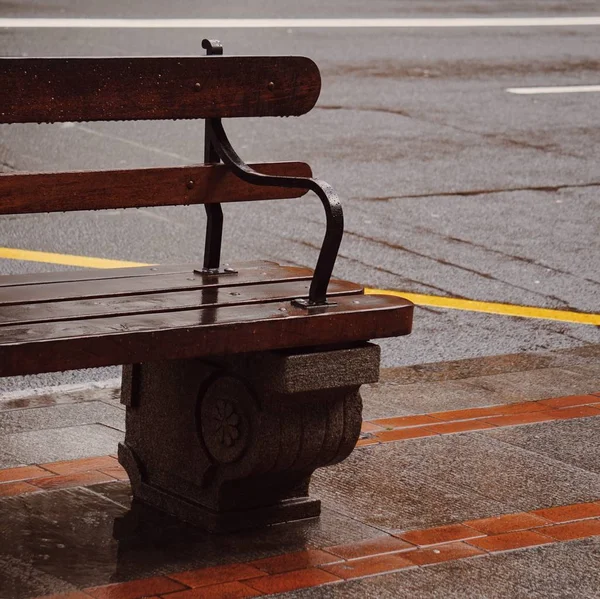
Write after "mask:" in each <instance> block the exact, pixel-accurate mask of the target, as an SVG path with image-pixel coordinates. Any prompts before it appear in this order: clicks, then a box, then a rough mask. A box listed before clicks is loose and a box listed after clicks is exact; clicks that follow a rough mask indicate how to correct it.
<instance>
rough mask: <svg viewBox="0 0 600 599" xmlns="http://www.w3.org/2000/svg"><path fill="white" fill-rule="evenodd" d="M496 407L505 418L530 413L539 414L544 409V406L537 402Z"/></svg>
mask: <svg viewBox="0 0 600 599" xmlns="http://www.w3.org/2000/svg"><path fill="white" fill-rule="evenodd" d="M498 407H501V408H502V414H503V415H507V416H508V415H509V414H528V413H531V412H541V411H543V410H545V409H546V407H545V406H542V405H540V403H539V402H537V401H523V402H520V403H510V404H505V405H503V406H498Z"/></svg>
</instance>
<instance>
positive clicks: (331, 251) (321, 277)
mask: <svg viewBox="0 0 600 599" xmlns="http://www.w3.org/2000/svg"><path fill="white" fill-rule="evenodd" d="M206 129H207V133H208V135H209V136H210V141H211V143H212V145H213V148H214V149H215V151H216V152H217V154H218V155H219V158H220V159H221V160H222V161H223V163H224V164H225V165H227V166H228V167H229V168H230V169H231V171H232V172H233V173H234V174H235V175H236V176H237V177H239V178H240V179H242V180H243V181H245V182H246V183H250V184H252V185H266V186H269V187H287V188H299V189H307V190H309V191H313V192H314V193H315V194H317V196H318V197H319V199H320V200H321V202H322V204H323V207H324V208H325V215H326V217H327V229H326V231H325V236H324V238H323V244H322V245H321V250H320V252H319V258H318V260H317V265H316V266H315V271H314V274H313V278H312V282H311V285H310V290H309V296H308V306H319V305H320V306H322V305H326V304H327V286H328V285H329V280H330V279H331V273H332V272H333V267H334V265H335V260H336V258H337V253H338V250H339V247H340V243H341V241H342V235H343V233H344V214H343V211H342V205H341V203H340V199H339V197H338V195H337V194H336V192H335V191H334V190H333V188H332V187H331V186H330V185H329V184H328V183H325V182H324V181H320V180H318V179H310V178H307V177H283V176H274V175H265V174H263V173H259V172H257V171H255V170H254V169H252V168H251V167H250V166H248V165H247V164H246V163H245V162H244V161H243V160H242V159H241V158H240V157H239V156H238V154H237V152H236V151H235V150H234V149H233V147H232V145H231V143H230V141H229V139H228V137H227V134H226V133H225V130H224V129H223V124H222V122H221V119H210V120H208V121H207V128H206Z"/></svg>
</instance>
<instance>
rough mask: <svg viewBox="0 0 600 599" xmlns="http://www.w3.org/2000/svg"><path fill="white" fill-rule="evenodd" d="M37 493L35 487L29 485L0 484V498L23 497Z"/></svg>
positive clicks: (21, 483)
mask: <svg viewBox="0 0 600 599" xmlns="http://www.w3.org/2000/svg"><path fill="white" fill-rule="evenodd" d="M35 491H39V489H38V488H37V487H34V486H33V485H30V484H29V483H24V482H16V483H2V484H1V485H0V497H12V496H14V495H24V494H25V493H34V492H35Z"/></svg>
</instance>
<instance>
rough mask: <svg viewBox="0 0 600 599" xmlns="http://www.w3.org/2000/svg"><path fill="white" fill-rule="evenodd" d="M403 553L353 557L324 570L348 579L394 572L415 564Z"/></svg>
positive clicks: (324, 567) (325, 567)
mask: <svg viewBox="0 0 600 599" xmlns="http://www.w3.org/2000/svg"><path fill="white" fill-rule="evenodd" d="M402 555H404V554H402ZM402 555H398V554H396V553H391V554H389V555H374V556H371V557H365V558H363V559H353V560H351V561H349V562H343V563H341V564H332V565H331V566H323V570H326V571H327V572H330V573H331V574H333V575H334V576H339V577H340V578H343V579H344V580H347V579H349V578H360V577H362V576H372V575H373V574H381V573H382V572H393V571H394V570H401V569H402V568H411V567H413V566H414V564H413V563H412V562H409V561H408V560H407V559H405V558H404V557H402Z"/></svg>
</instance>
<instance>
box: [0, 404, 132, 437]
mask: <svg viewBox="0 0 600 599" xmlns="http://www.w3.org/2000/svg"><path fill="white" fill-rule="evenodd" d="M85 424H103V425H105V426H108V427H111V428H114V429H117V430H119V431H122V432H124V431H125V414H124V413H123V410H120V409H119V408H117V407H115V406H111V405H108V404H107V403H104V402H101V401H90V402H81V403H75V404H59V405H55V406H52V407H47V408H46V407H39V408H30V409H24V410H11V411H7V412H0V435H13V434H15V433H24V432H28V431H40V430H45V429H53V428H67V427H72V426H81V425H85Z"/></svg>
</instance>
